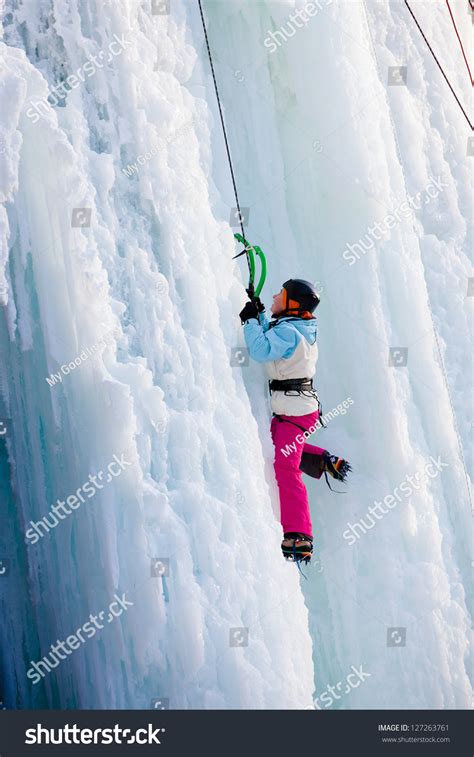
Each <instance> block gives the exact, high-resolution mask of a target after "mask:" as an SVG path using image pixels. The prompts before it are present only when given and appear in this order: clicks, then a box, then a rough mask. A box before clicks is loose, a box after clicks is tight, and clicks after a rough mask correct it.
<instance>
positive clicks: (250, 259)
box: [198, 0, 267, 300]
mask: <svg viewBox="0 0 474 757" xmlns="http://www.w3.org/2000/svg"><path fill="white" fill-rule="evenodd" d="M198 3H199V12H200V14H201V21H202V28H203V30H204V37H205V40H206V47H207V54H208V57H209V64H210V66H211V73H212V79H213V81H214V89H215V91H216V98H217V105H218V108H219V115H220V119H221V124H222V132H223V134H224V142H225V148H226V152H227V159H228V161H229V168H230V175H231V178H232V186H233V188H234V196H235V204H236V208H237V213H238V220H239V226H240V230H241V232H242V234H234V236H235V238H236V239H237V241H238V242H241V244H244V245H245V248H244V249H243V250H242V252H239V254H238V255H235V256H234V258H232V259H233V260H234V259H235V258H239V257H240V256H241V255H244V254H245V255H246V257H247V265H248V268H249V284H248V288H247V289H246V291H247V294H248V296H249V297H250V299H251V300H253V299H255V298H256V297H258V296H259V295H260V292H261V291H262V288H263V285H264V283H265V278H266V274H267V263H266V259H265V255H264V254H263V252H262V250H261V249H260V247H256V246H253V245H251V244H249V242H247V240H246V239H245V231H244V224H243V218H242V211H241V209H240V201H239V195H238V192H237V183H236V181H235V174H234V167H233V165H232V158H231V155H230V147H229V140H228V138H227V131H226V128H225V122H224V114H223V113H222V106H221V99H220V96H219V89H218V87H217V79H216V74H215V71H214V64H213V62H212V54H211V47H210V45H209V37H208V35H207V28H206V21H205V19H204V13H203V10H202V4H201V0H198ZM255 255H256V256H257V257H258V258H259V260H260V264H261V273H260V279H259V281H258V284H257V286H256V287H255Z"/></svg>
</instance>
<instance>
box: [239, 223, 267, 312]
mask: <svg viewBox="0 0 474 757" xmlns="http://www.w3.org/2000/svg"><path fill="white" fill-rule="evenodd" d="M234 237H235V238H236V240H237V241H238V242H240V243H241V244H244V245H245V249H244V250H242V252H239V253H238V255H234V257H233V258H232V260H235V258H240V256H241V255H247V263H248V265H249V286H248V289H247V290H246V291H247V294H248V296H249V297H250V299H254V297H259V296H260V292H261V291H262V289H263V285H264V284H265V279H266V277H267V260H266V258H265V255H264V253H263V251H262V250H261V249H260V247H257V245H251V244H250V242H247V240H246V239H245V237H243V236H242V234H234ZM255 256H257V257H258V259H259V260H260V268H261V270H260V278H259V280H258V284H257V286H256V287H255Z"/></svg>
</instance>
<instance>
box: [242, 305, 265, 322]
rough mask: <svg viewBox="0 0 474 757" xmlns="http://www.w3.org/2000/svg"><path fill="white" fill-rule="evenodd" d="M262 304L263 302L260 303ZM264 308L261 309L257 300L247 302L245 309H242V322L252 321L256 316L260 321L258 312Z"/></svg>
mask: <svg viewBox="0 0 474 757" xmlns="http://www.w3.org/2000/svg"><path fill="white" fill-rule="evenodd" d="M260 306H261V307H263V306H262V303H260ZM261 312H262V310H260V309H259V306H258V304H257V302H256V301H255V300H249V301H248V302H246V303H245V306H244V309H243V310H241V311H240V313H239V315H240V320H241V321H242V323H246V322H247V321H250V319H251V318H256V319H257V321H258V314H259V313H261Z"/></svg>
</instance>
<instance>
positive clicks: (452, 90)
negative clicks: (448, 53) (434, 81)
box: [404, 0, 474, 130]
mask: <svg viewBox="0 0 474 757" xmlns="http://www.w3.org/2000/svg"><path fill="white" fill-rule="evenodd" d="M404 2H405V5H406V7H407V8H408V10H409V11H410V14H411V17H412V18H413V21H414V22H415V24H416V25H417V27H418V29H419V31H420V34H421V36H422V37H423V39H424V40H425V42H426V45H427V47H428V50H429V51H430V53H431V55H432V56H433V58H434V59H435V61H436V63H437V65H438V68H439V70H440V71H441V73H442V74H443V76H444V78H445V79H446V83H447V85H448V87H449V89H450V90H451V92H452V93H453V95H454V97H455V99H456V102H457V104H458V105H459V107H460V108H461V110H462V112H463V114H464V118H465V119H466V121H467V122H468V124H469V126H470V127H471V129H472V130H474V126H473V125H472V123H471V121H470V119H469V116H468V115H467V113H466V111H465V110H464V108H463V106H462V103H461V101H460V99H459V97H458V96H457V94H456V92H455V91H454V89H453V87H452V85H451V82H450V81H449V79H448V77H447V76H446V74H445V73H444V69H443V67H442V65H441V63H440V62H439V60H438V58H437V57H436V55H435V54H434V52H433V48H432V47H431V45H430V43H429V42H428V40H427V39H426V37H425V33H424V31H423V29H422V28H421V26H420V24H419V23H418V21H417V18H416V16H415V14H414V13H413V11H412V9H411V8H410V5H409V3H408V0H404Z"/></svg>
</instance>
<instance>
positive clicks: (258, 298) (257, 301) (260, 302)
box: [254, 297, 265, 313]
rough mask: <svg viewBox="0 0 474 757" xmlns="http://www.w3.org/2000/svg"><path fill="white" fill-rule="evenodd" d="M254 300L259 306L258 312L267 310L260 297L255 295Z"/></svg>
mask: <svg viewBox="0 0 474 757" xmlns="http://www.w3.org/2000/svg"><path fill="white" fill-rule="evenodd" d="M254 302H255V304H256V306H257V309H258V312H259V313H263V311H264V310H265V305H264V304H263V302H262V300H261V299H260V297H255V298H254Z"/></svg>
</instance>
